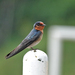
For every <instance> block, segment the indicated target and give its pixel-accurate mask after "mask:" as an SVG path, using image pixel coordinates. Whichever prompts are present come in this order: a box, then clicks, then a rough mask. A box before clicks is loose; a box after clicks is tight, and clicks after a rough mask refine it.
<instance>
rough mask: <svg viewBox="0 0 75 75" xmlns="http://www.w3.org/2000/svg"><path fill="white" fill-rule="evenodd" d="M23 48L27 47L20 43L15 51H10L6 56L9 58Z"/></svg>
mask: <svg viewBox="0 0 75 75" xmlns="http://www.w3.org/2000/svg"><path fill="white" fill-rule="evenodd" d="M23 49H25V47H24V46H22V45H19V46H17V47H16V48H15V49H14V50H13V51H11V52H10V53H8V54H7V55H6V56H5V58H6V59H8V58H10V57H12V56H14V55H15V54H17V53H19V52H21V51H22V50H23Z"/></svg>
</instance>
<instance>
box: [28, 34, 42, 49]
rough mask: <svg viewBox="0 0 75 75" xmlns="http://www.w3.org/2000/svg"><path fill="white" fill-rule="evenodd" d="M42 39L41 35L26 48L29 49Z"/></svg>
mask: <svg viewBox="0 0 75 75" xmlns="http://www.w3.org/2000/svg"><path fill="white" fill-rule="evenodd" d="M42 37H43V34H41V35H40V37H39V38H38V39H37V40H36V41H34V42H33V43H32V44H31V45H30V46H28V47H27V48H31V47H33V46H35V45H37V44H38V43H39V42H40V41H41V39H42Z"/></svg>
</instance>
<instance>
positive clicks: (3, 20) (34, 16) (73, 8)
mask: <svg viewBox="0 0 75 75" xmlns="http://www.w3.org/2000/svg"><path fill="white" fill-rule="evenodd" d="M36 21H43V22H44V23H45V24H46V27H45V29H44V36H43V39H42V41H41V42H40V43H39V44H38V45H37V46H35V47H34V48H39V49H40V50H43V51H44V52H46V53H47V42H48V40H47V32H48V28H49V27H50V26H52V25H63V26H65V25H66V26H75V0H0V75H22V63H23V62H22V58H23V56H24V54H25V53H26V52H27V51H29V50H30V49H26V50H24V51H22V52H21V53H19V54H17V55H15V56H14V57H12V58H10V59H7V60H6V59H5V55H6V54H7V53H9V52H10V51H12V50H13V49H14V48H15V47H16V46H17V45H18V44H19V43H20V42H21V41H22V40H23V39H24V38H25V37H26V35H27V34H28V33H29V32H30V31H31V29H32V28H33V24H34V23H35V22H36ZM63 47H64V51H63V56H64V57H63V67H62V75H75V42H74V41H69V40H64V42H63Z"/></svg>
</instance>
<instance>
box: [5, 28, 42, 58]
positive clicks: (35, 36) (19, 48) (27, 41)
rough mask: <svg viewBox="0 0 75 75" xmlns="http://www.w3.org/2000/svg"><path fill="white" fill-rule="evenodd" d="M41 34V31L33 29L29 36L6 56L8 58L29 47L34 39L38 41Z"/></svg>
mask: <svg viewBox="0 0 75 75" xmlns="http://www.w3.org/2000/svg"><path fill="white" fill-rule="evenodd" d="M40 35H41V32H40V31H36V30H35V29H33V30H32V31H31V32H30V33H29V34H28V36H27V37H26V38H25V39H24V40H23V41H22V42H21V43H20V44H19V45H18V46H17V47H16V48H15V49H14V50H13V51H11V52H10V53H8V54H7V55H6V56H5V57H6V59H8V58H10V57H12V56H14V55H15V54H17V53H19V52H20V51H22V50H23V49H25V48H27V47H28V46H29V45H31V44H32V43H33V42H34V41H36V40H37V39H38V38H39V36H40Z"/></svg>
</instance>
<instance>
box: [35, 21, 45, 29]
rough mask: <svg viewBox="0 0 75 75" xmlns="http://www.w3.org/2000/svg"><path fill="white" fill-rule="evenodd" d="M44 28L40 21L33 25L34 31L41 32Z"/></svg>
mask: <svg viewBox="0 0 75 75" xmlns="http://www.w3.org/2000/svg"><path fill="white" fill-rule="evenodd" d="M44 27H45V24H44V23H43V22H41V21H37V22H36V23H35V24H34V28H35V29H36V30H43V29H44Z"/></svg>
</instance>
